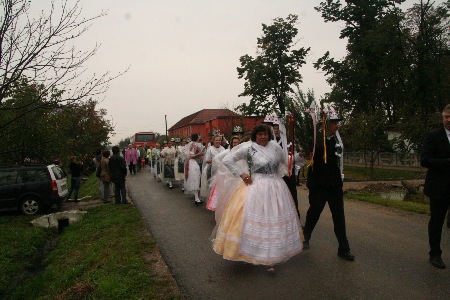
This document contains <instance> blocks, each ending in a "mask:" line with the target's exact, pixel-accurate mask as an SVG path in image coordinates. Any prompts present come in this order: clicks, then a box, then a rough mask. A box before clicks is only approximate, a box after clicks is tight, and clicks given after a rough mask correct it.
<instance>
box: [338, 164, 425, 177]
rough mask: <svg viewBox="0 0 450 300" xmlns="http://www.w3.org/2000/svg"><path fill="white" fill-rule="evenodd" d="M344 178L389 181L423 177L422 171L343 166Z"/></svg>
mask: <svg viewBox="0 0 450 300" xmlns="http://www.w3.org/2000/svg"><path fill="white" fill-rule="evenodd" d="M344 173H345V178H347V179H352V180H391V179H396V180H399V179H418V178H421V176H422V175H423V171H417V170H401V169H392V168H390V169H387V168H377V167H374V168H373V170H371V169H370V168H369V167H367V168H365V167H362V166H347V165H346V166H344Z"/></svg>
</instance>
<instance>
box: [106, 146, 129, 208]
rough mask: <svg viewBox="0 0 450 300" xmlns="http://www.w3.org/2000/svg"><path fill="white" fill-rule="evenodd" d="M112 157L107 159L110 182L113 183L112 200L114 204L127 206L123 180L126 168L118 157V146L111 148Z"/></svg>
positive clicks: (123, 160) (123, 161)
mask: <svg viewBox="0 0 450 300" xmlns="http://www.w3.org/2000/svg"><path fill="white" fill-rule="evenodd" d="M112 152H113V155H112V156H111V158H110V159H109V163H108V168H109V176H110V177H111V181H112V182H113V183H114V200H115V203H116V204H121V203H122V204H128V203H129V202H128V201H127V191H126V188H125V178H126V176H127V166H126V163H125V159H124V158H123V157H122V156H120V149H119V147H118V146H114V147H112Z"/></svg>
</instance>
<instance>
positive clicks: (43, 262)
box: [0, 175, 181, 299]
mask: <svg viewBox="0 0 450 300" xmlns="http://www.w3.org/2000/svg"><path fill="white" fill-rule="evenodd" d="M96 184H97V181H96V178H95V175H94V178H93V179H91V178H90V179H89V180H87V181H86V182H85V183H84V184H83V186H82V188H81V190H80V195H82V194H81V193H82V192H83V193H87V191H89V189H90V188H89V186H91V185H94V186H95V187H96ZM83 190H84V191H83ZM97 192H98V191H97ZM87 211H88V213H87V215H86V216H85V217H84V218H83V219H82V220H80V221H78V222H74V223H73V224H70V226H68V227H67V228H65V229H64V231H63V232H62V233H60V234H58V232H57V230H56V229H43V228H36V227H31V226H30V225H29V222H30V221H31V220H32V219H33V218H32V217H26V216H21V215H18V214H9V215H2V216H1V217H0V224H1V227H2V230H1V231H0V240H1V243H0V258H1V259H0V298H1V299H179V298H181V296H180V294H179V292H178V290H177V289H176V288H175V287H174V284H173V281H172V278H171V277H170V276H168V275H167V273H165V274H163V273H164V272H159V270H158V268H159V267H158V266H157V265H158V251H157V248H156V245H155V243H154V241H153V240H152V238H151V236H149V234H148V232H147V231H146V230H145V228H146V226H145V224H144V222H143V220H142V218H141V217H140V215H139V213H138V211H137V209H136V208H135V207H134V206H132V205H114V204H109V205H100V206H97V207H93V208H89V209H87ZM169 275H170V274H169Z"/></svg>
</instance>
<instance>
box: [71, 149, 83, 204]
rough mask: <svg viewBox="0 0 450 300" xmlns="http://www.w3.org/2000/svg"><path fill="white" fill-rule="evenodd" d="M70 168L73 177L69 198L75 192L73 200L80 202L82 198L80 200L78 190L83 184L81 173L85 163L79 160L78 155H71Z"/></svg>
mask: <svg viewBox="0 0 450 300" xmlns="http://www.w3.org/2000/svg"><path fill="white" fill-rule="evenodd" d="M69 170H70V175H71V179H70V190H69V195H68V196H67V199H70V196H72V192H74V199H73V202H75V203H78V202H80V200H78V192H79V190H80V186H81V173H82V172H83V163H82V162H78V161H77V157H76V156H71V157H70V164H69Z"/></svg>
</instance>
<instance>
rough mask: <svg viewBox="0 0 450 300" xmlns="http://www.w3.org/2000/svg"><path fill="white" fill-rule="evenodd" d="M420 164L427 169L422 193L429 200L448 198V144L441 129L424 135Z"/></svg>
mask: <svg viewBox="0 0 450 300" xmlns="http://www.w3.org/2000/svg"><path fill="white" fill-rule="evenodd" d="M420 164H421V165H422V167H425V168H428V172H427V177H426V178H425V187H424V190H423V193H424V194H425V195H427V196H428V197H430V198H442V197H444V196H445V195H447V196H448V195H449V194H450V143H449V141H448V138H447V136H446V132H445V129H444V128H443V127H442V128H439V129H436V130H433V131H431V132H429V133H428V134H426V135H425V138H424V141H423V145H422V153H421V156H420Z"/></svg>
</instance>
